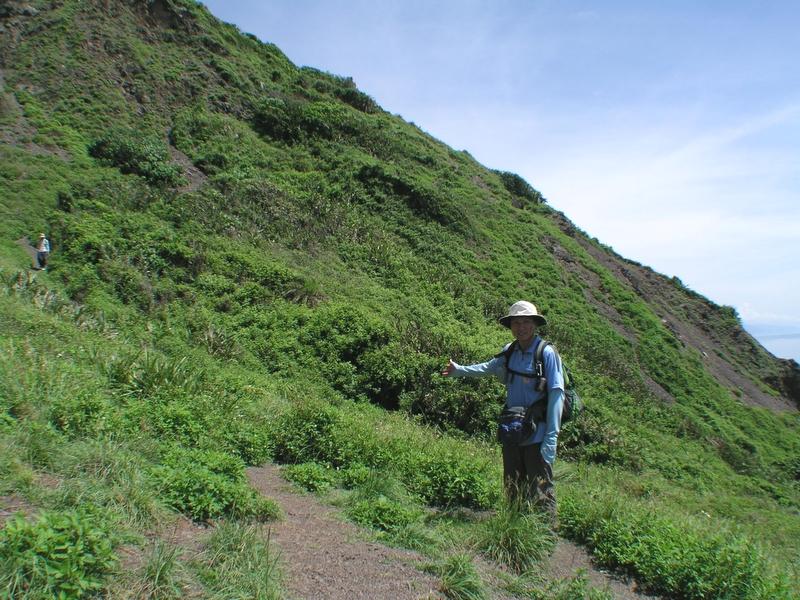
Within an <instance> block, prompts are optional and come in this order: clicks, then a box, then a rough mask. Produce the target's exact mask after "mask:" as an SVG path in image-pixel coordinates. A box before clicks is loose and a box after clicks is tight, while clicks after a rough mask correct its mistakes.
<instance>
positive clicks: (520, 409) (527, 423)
mask: <svg viewBox="0 0 800 600" xmlns="http://www.w3.org/2000/svg"><path fill="white" fill-rule="evenodd" d="M534 406H535V405H534ZM532 412H533V411H532V410H531V407H530V406H527V407H526V406H511V407H506V408H505V409H504V410H503V412H501V413H500V417H499V418H498V420H497V441H498V442H500V443H501V444H503V445H506V444H508V445H517V446H518V445H519V444H521V443H522V442H524V441H525V440H526V439H528V438H529V437H530V436H531V435H533V434H534V432H535V431H536V423H535V422H534V419H533V415H532Z"/></svg>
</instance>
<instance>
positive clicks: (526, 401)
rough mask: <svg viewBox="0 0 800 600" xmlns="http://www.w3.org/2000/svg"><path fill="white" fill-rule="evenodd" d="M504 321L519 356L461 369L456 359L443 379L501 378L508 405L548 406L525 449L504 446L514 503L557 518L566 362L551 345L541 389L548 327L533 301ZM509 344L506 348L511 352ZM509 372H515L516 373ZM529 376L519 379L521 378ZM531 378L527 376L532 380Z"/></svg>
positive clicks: (505, 477)
mask: <svg viewBox="0 0 800 600" xmlns="http://www.w3.org/2000/svg"><path fill="white" fill-rule="evenodd" d="M500 323H501V324H502V325H504V326H505V327H508V328H509V329H510V330H511V334H512V335H513V336H514V339H515V340H516V345H515V348H514V351H513V353H512V354H511V356H510V357H509V359H508V366H507V367H506V360H505V358H504V357H503V356H502V354H501V355H498V356H496V357H495V358H492V359H491V360H489V361H487V362H483V363H478V364H473V365H459V364H458V363H456V362H454V361H453V360H452V359H451V360H450V361H449V362H448V364H447V366H446V367H445V369H444V370H443V371H442V375H444V376H445V377H487V376H495V377H497V378H498V379H500V381H502V382H503V383H504V384H505V386H506V406H507V407H512V406H523V407H529V406H532V405H534V404H535V403H537V402H547V409H546V411H544V410H541V411H539V412H540V414H542V415H544V416H545V420H543V421H541V422H539V423H537V427H536V431H535V432H534V433H533V434H532V435H531V436H529V437H528V439H525V440H523V441H522V442H521V443H520V444H519V445H508V444H504V445H503V480H504V483H505V488H506V492H507V494H508V496H509V499H512V500H522V501H527V502H531V503H533V504H537V505H540V506H541V507H542V508H544V509H545V510H546V511H547V512H549V513H550V515H551V519H552V521H553V522H554V523H555V519H556V497H555V489H554V485H553V463H554V462H555V459H556V447H557V445H558V433H559V431H560V429H561V413H562V411H563V408H564V378H563V375H562V371H561V358H560V357H559V356H558V353H557V352H556V351H555V349H554V348H553V347H552V346H550V345H548V346H546V347H545V349H544V352H543V354H542V362H543V363H544V376H545V378H546V386H545V390H544V391H538V390H537V389H536V388H537V383H538V382H539V378H538V377H537V376H536V369H535V356H536V349H537V347H538V345H539V344H541V343H542V341H543V340H542V338H541V337H539V336H538V335H537V330H538V328H540V327H542V326H544V325H546V324H547V320H546V319H545V318H544V316H542V315H541V314H539V311H538V310H537V309H536V306H535V305H534V304H532V303H531V302H527V301H524V300H521V301H519V302H515V303H514V304H512V305H511V308H509V311H508V314H507V315H505V316H504V317H501V318H500ZM508 347H509V346H508V345H506V347H505V348H504V350H505V349H507V348H508ZM509 371H514V372H515V373H516V374H512V373H510V372H509ZM520 373H521V374H523V375H519V374H520ZM526 375H527V376H526Z"/></svg>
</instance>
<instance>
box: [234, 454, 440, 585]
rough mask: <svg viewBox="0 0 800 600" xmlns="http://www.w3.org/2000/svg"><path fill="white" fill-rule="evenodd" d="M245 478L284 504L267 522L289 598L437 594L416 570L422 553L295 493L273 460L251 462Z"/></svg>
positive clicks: (430, 581) (428, 579)
mask: <svg viewBox="0 0 800 600" xmlns="http://www.w3.org/2000/svg"><path fill="white" fill-rule="evenodd" d="M247 475H248V477H249V479H250V483H251V484H252V485H253V487H255V488H256V489H257V490H258V491H260V492H261V493H262V494H264V495H265V496H267V497H269V498H272V499H273V500H275V501H276V502H277V503H278V504H279V505H280V506H281V509H282V510H283V514H284V517H283V519H282V520H281V521H278V522H276V523H274V524H273V525H272V526H271V530H272V541H274V542H275V543H276V544H277V546H278V548H279V549H280V553H281V563H282V567H283V572H284V573H285V575H286V577H285V586H286V588H287V591H288V593H289V597H290V598H291V599H292V600H301V599H312V598H313V599H314V600H358V599H370V600H376V599H382V600H395V599H398V600H400V599H409V600H417V599H422V598H441V596H440V595H439V594H438V593H437V591H436V590H437V589H438V582H437V580H436V579H434V578H433V577H432V576H430V575H427V574H425V573H422V572H421V571H419V570H418V567H419V566H420V564H421V562H422V557H420V556H419V555H418V554H415V553H413V552H408V551H404V550H399V549H395V548H387V547H386V546H382V545H380V544H377V543H374V542H370V541H368V540H365V539H364V536H363V533H362V532H361V530H360V529H359V528H358V527H356V526H355V525H352V524H350V523H346V522H344V521H342V520H341V519H340V518H339V517H337V515H336V511H335V509H333V508H331V507H328V506H325V505H324V504H322V503H320V502H319V501H318V500H317V499H316V498H314V497H313V496H311V495H309V494H298V493H297V492H296V491H292V490H291V486H290V484H288V483H287V482H286V481H284V480H283V479H282V478H281V476H280V470H279V468H278V467H277V466H276V465H265V466H263V467H257V468H250V469H248V471H247Z"/></svg>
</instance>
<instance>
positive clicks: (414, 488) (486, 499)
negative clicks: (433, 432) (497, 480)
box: [401, 447, 498, 509]
mask: <svg viewBox="0 0 800 600" xmlns="http://www.w3.org/2000/svg"><path fill="white" fill-rule="evenodd" d="M486 467H487V464H486V462H484V461H482V460H476V459H475V458H474V457H471V456H469V455H468V454H463V453H460V452H457V451H455V450H449V449H443V448H441V447H433V448H427V449H424V450H423V449H421V448H415V449H413V450H412V451H411V452H409V454H408V456H407V457H406V460H405V461H403V463H402V467H401V468H402V469H403V475H404V479H405V481H406V483H407V485H408V488H409V490H410V491H411V492H412V493H416V494H418V495H419V496H420V497H421V498H423V499H424V500H425V502H427V503H429V504H432V505H435V506H443V507H448V506H465V507H467V508H477V509H485V508H489V507H491V506H492V505H493V504H494V503H495V501H496V500H497V498H498V495H497V487H496V486H494V485H492V479H491V476H490V474H489V472H488V471H487V468H486Z"/></svg>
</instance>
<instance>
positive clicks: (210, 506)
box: [155, 449, 278, 521]
mask: <svg viewBox="0 0 800 600" xmlns="http://www.w3.org/2000/svg"><path fill="white" fill-rule="evenodd" d="M155 476H156V479H157V481H158V483H159V487H160V494H161V497H162V498H163V499H164V501H165V502H166V503H167V504H169V505H170V506H172V507H173V508H175V509H176V510H179V511H180V512H182V513H184V514H185V515H187V516H189V517H191V518H192V519H194V520H195V521H207V520H210V519H217V518H220V517H223V516H232V517H256V518H258V519H272V518H275V517H277V515H278V508H277V505H276V504H275V503H274V502H273V501H271V500H269V499H267V498H263V497H261V496H260V495H259V494H258V493H257V492H256V491H255V490H253V489H252V488H251V487H249V486H248V484H247V480H246V477H245V473H244V463H243V462H242V461H241V459H239V458H238V457H234V456H231V455H229V454H225V453H223V452H217V451H213V450H184V449H175V450H173V451H171V452H170V453H169V454H167V456H166V457H165V458H164V464H163V465H161V466H159V467H157V468H156V469H155Z"/></svg>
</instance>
